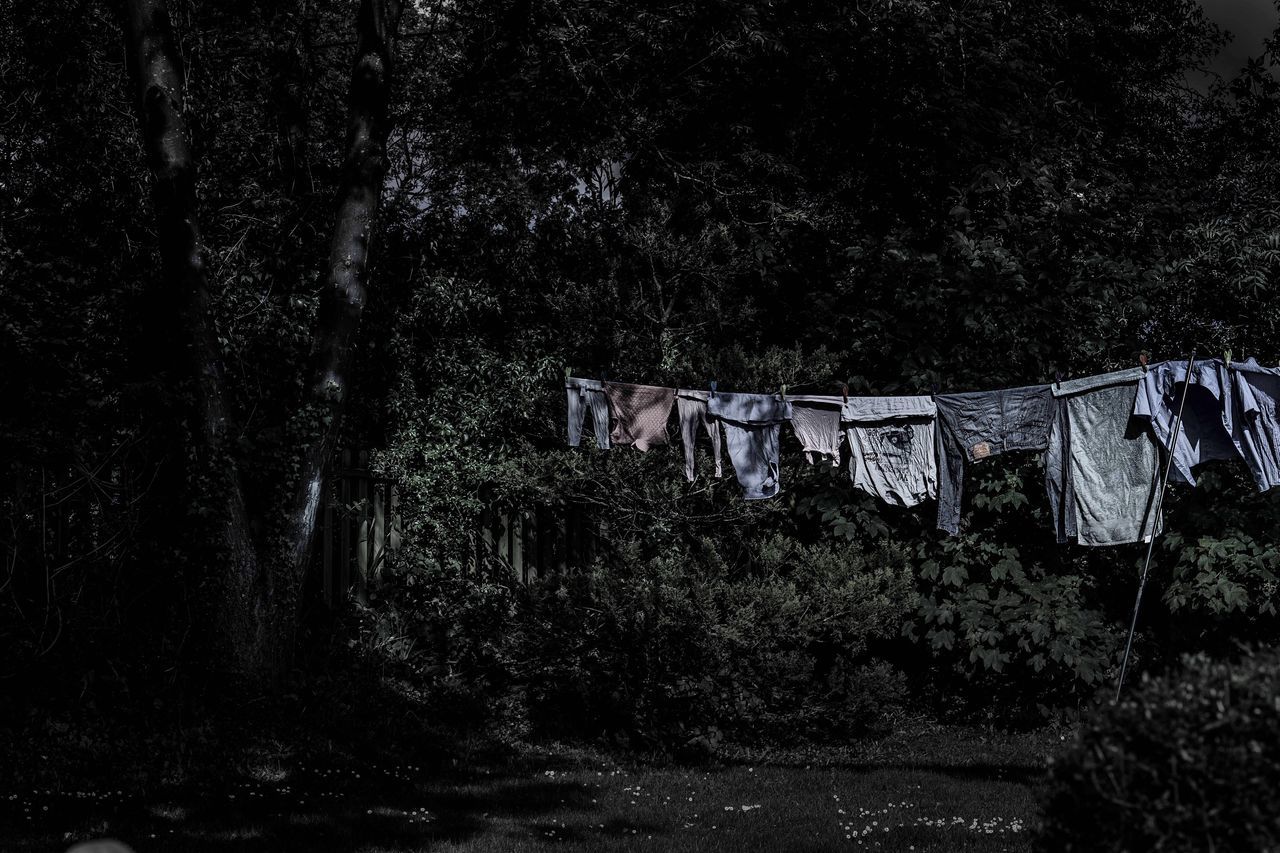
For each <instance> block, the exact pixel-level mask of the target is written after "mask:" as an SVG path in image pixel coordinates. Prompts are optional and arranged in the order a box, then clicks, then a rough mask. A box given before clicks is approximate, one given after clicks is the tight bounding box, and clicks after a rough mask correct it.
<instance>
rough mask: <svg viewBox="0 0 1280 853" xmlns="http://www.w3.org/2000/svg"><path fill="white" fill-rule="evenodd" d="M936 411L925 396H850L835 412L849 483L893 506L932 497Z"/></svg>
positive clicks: (934, 490) (935, 476)
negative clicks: (840, 421)
mask: <svg viewBox="0 0 1280 853" xmlns="http://www.w3.org/2000/svg"><path fill="white" fill-rule="evenodd" d="M937 412H938V409H937V407H936V406H935V405H934V403H933V399H932V398H930V397H920V396H916V397H850V398H849V400H848V402H846V403H845V404H844V406H843V407H842V409H841V413H840V414H841V418H842V419H843V420H844V421H845V437H846V438H847V439H848V441H849V476H850V478H852V480H853V485H854V486H855V487H856V488H859V489H862V490H863V491H864V492H869V493H870V494H873V495H875V496H876V497H878V498H880V500H882V501H884V502H885V503H889V504H893V505H894V506H915V505H916V504H918V503H920V502H921V501H923V500H926V499H929V498H936V497H937V496H938V457H937V442H936V440H935V436H934V420H935V419H936V417H937Z"/></svg>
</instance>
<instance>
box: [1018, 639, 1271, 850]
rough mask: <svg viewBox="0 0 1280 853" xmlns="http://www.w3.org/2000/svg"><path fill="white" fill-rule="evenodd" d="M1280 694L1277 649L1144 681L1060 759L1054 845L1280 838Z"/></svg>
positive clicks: (1050, 808)
mask: <svg viewBox="0 0 1280 853" xmlns="http://www.w3.org/2000/svg"><path fill="white" fill-rule="evenodd" d="M1277 696H1280V653H1277V652H1275V651H1268V652H1266V653H1260V654H1257V655H1247V656H1245V657H1244V658H1242V659H1241V660H1239V661H1236V662H1222V661H1212V660H1210V659H1208V658H1207V657H1204V656H1195V657H1189V658H1187V659H1186V660H1185V667H1184V668H1183V669H1182V670H1181V671H1178V672H1175V673H1173V674H1171V675H1169V676H1167V677H1164V678H1160V679H1153V680H1148V681H1144V683H1143V684H1142V686H1141V687H1140V688H1139V689H1137V690H1135V691H1133V692H1132V693H1131V694H1130V695H1129V696H1128V697H1127V698H1126V699H1124V700H1123V701H1121V702H1120V703H1119V704H1118V705H1115V706H1112V707H1109V708H1107V709H1105V710H1103V711H1101V712H1100V713H1099V714H1098V715H1097V716H1096V717H1095V718H1094V719H1093V720H1092V721H1091V722H1089V723H1087V724H1086V725H1085V727H1084V729H1083V730H1082V731H1081V733H1080V735H1079V739H1078V741H1077V742H1076V744H1075V745H1074V747H1073V748H1072V749H1071V750H1070V751H1069V752H1068V753H1067V754H1066V755H1065V756H1063V757H1062V758H1061V759H1059V760H1058V761H1057V762H1056V763H1055V765H1054V767H1053V769H1052V772H1051V783H1050V792H1049V796H1048V800H1047V804H1046V808H1045V826H1044V830H1043V838H1042V842H1043V848H1042V849H1044V850H1047V851H1072V850H1079V851H1090V853H1095V851H1109V850H1110V851H1122V850H1123V851H1128V850H1164V851H1184V850H1185V851H1202V850H1219V851H1229V850H1276V849H1280V805H1277V803H1276V797H1275V792H1276V791H1277V790H1280V700H1277Z"/></svg>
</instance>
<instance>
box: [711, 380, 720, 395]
mask: <svg viewBox="0 0 1280 853" xmlns="http://www.w3.org/2000/svg"><path fill="white" fill-rule="evenodd" d="M719 384H720V383H718V382H716V381H715V380H714V379H712V380H711V393H712V394H714V393H716V386H717V385H719Z"/></svg>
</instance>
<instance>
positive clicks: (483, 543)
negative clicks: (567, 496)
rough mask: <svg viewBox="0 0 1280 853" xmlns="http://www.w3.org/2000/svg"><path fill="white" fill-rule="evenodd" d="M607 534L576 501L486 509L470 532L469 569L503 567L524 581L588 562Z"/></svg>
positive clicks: (476, 570)
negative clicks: (521, 507)
mask: <svg viewBox="0 0 1280 853" xmlns="http://www.w3.org/2000/svg"><path fill="white" fill-rule="evenodd" d="M606 536H607V530H606V528H605V526H604V525H603V524H601V523H599V522H597V521H596V520H595V519H594V518H593V517H592V515H591V513H590V512H589V511H588V510H587V509H586V508H585V507H583V506H582V505H580V504H575V503H569V502H564V501H560V502H555V503H548V504H543V505H540V506H534V507H530V508H527V509H519V510H510V509H508V510H502V509H490V510H487V511H485V512H484V513H483V514H482V515H481V517H480V519H479V521H478V524H477V528H476V530H475V532H474V533H473V535H472V554H471V560H470V564H471V569H472V571H474V572H477V573H481V572H506V573H510V575H511V576H513V577H514V578H515V579H516V580H518V581H520V582H521V583H528V582H529V581H531V580H534V579H536V578H538V577H541V576H543V575H547V574H550V573H552V572H567V571H572V570H576V569H581V568H583V567H585V566H587V565H589V564H590V563H591V561H592V560H593V559H594V558H595V556H596V554H597V553H599V550H600V547H601V545H602V543H603V542H604V541H605V538H606Z"/></svg>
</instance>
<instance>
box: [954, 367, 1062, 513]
mask: <svg viewBox="0 0 1280 853" xmlns="http://www.w3.org/2000/svg"><path fill="white" fill-rule="evenodd" d="M933 399H934V403H935V404H936V405H937V407H938V423H937V426H938V445H939V457H940V459H939V465H938V528H939V529H940V530H945V531H947V532H948V533H950V534H951V535H952V536H955V535H957V534H959V532H960V502H961V498H962V497H963V495H964V470H965V464H966V463H967V462H977V461H979V460H982V459H986V458H987V457H990V456H996V455H999V454H1001V453H1006V452H1008V451H1011V450H1044V449H1046V448H1047V447H1048V446H1049V428H1050V426H1051V425H1052V421H1053V414H1054V405H1053V395H1052V394H1050V393H1049V386H1048V385H1027V386H1023V387H1021V388H1006V389H1003V390H1000V391H975V392H971V393H968V394H940V395H938V396H936V397H934V398H933Z"/></svg>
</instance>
